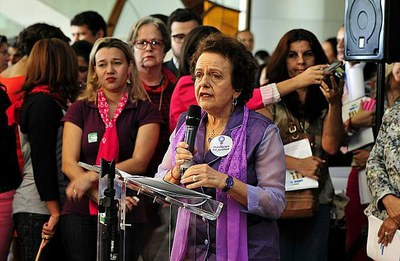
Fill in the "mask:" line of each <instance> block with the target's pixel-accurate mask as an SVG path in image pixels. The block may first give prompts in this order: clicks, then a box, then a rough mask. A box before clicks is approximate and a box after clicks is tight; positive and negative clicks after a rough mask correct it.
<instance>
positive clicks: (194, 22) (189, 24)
mask: <svg viewBox="0 0 400 261" xmlns="http://www.w3.org/2000/svg"><path fill="white" fill-rule="evenodd" d="M201 24H202V21H201V19H200V17H198V16H197V15H196V14H195V13H194V12H193V11H192V10H190V9H188V8H185V9H183V8H178V9H176V10H175V11H173V12H172V13H171V15H170V16H169V18H168V25H167V26H168V29H169V31H170V34H171V49H172V53H173V57H172V59H171V60H170V61H168V62H166V63H165V64H164V66H165V67H166V68H167V69H169V70H170V71H171V72H173V73H174V74H175V75H177V76H178V68H179V60H180V59H181V50H182V46H183V42H184V40H185V37H186V35H188V34H189V33H190V32H191V31H192V30H193V28H195V27H197V26H199V25H201Z"/></svg>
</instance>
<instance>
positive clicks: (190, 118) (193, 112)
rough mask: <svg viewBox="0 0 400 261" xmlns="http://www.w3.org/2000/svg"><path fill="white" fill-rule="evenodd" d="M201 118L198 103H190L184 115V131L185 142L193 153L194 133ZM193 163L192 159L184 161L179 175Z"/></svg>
mask: <svg viewBox="0 0 400 261" xmlns="http://www.w3.org/2000/svg"><path fill="white" fill-rule="evenodd" d="M200 119H201V108H200V106H198V105H190V107H189V110H188V113H187V116H186V132H185V140H184V141H185V142H186V143H187V144H188V145H189V147H188V150H189V151H190V152H191V153H192V154H193V153H194V143H195V141H196V133H197V129H198V127H199V124H200ZM192 165H193V161H186V162H185V163H184V164H182V165H181V166H180V173H181V175H182V174H183V173H185V171H186V170H187V169H188V168H189V167H190V166H192Z"/></svg>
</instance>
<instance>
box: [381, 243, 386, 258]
mask: <svg viewBox="0 0 400 261" xmlns="http://www.w3.org/2000/svg"><path fill="white" fill-rule="evenodd" d="M381 250H382V252H381V255H382V256H383V251H384V250H385V245H384V244H383V243H382V244H381Z"/></svg>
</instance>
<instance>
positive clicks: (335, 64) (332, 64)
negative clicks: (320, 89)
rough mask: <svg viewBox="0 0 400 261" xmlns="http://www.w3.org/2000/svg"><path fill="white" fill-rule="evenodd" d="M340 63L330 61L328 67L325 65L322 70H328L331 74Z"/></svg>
mask: <svg viewBox="0 0 400 261" xmlns="http://www.w3.org/2000/svg"><path fill="white" fill-rule="evenodd" d="M341 65H342V63H341V62H335V63H331V64H330V65H329V67H327V68H325V69H324V71H325V72H330V73H332V74H333V73H334V71H335V70H336V69H337V68H338V67H340V66H341Z"/></svg>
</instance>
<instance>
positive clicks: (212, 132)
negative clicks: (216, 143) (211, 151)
mask: <svg viewBox="0 0 400 261" xmlns="http://www.w3.org/2000/svg"><path fill="white" fill-rule="evenodd" d="M209 126H210V124H209ZM224 127H225V124H223V125H220V126H218V127H217V128H215V129H211V133H210V136H209V137H208V142H211V141H212V139H214V137H215V136H216V134H215V133H216V132H217V131H218V130H220V129H221V128H224ZM210 128H211V127H210Z"/></svg>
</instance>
